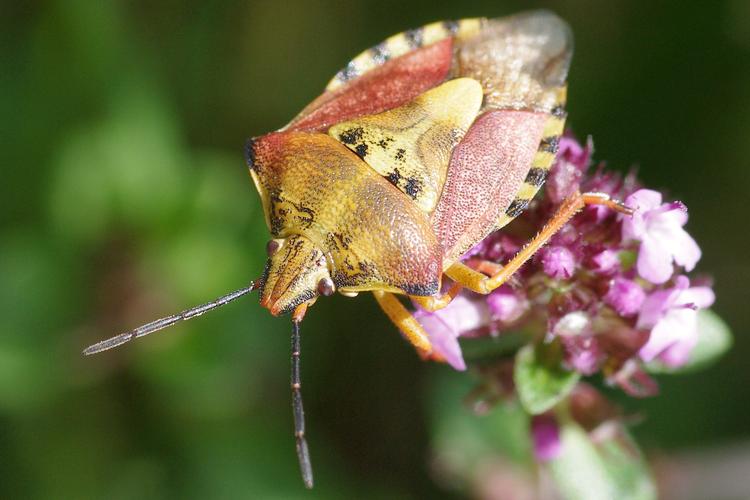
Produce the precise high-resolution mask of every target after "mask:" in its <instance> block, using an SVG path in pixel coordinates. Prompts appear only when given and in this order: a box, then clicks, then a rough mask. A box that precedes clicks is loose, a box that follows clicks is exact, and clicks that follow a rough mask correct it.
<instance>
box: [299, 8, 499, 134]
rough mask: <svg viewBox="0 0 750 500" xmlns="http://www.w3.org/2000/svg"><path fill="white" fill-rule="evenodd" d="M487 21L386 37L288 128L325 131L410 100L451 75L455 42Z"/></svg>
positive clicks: (443, 25) (347, 68)
mask: <svg viewBox="0 0 750 500" xmlns="http://www.w3.org/2000/svg"><path fill="white" fill-rule="evenodd" d="M483 22H484V20H480V19H464V20H461V21H444V22H437V23H432V24H428V25H426V26H423V27H421V28H417V29H413V30H409V31H405V32H403V33H399V34H397V35H393V36H391V37H390V38H387V39H386V40H384V41H383V42H381V43H379V44H378V45H376V46H374V47H372V48H370V49H368V50H366V51H364V52H362V53H361V54H359V55H358V56H357V57H355V58H354V59H352V60H351V61H350V62H349V63H348V64H347V65H346V66H345V67H344V68H343V69H342V70H341V71H339V72H338V73H337V74H336V76H335V77H334V78H333V79H332V80H331V81H330V82H329V83H328V85H327V86H326V90H325V92H324V93H323V94H322V95H321V96H319V97H318V98H317V99H315V100H314V101H313V102H312V103H310V104H309V105H308V106H307V107H306V108H305V109H303V110H302V112H300V113H299V115H297V117H295V118H294V120H292V122H291V123H289V125H287V126H286V127H285V128H284V130H304V131H325V130H327V129H328V127H330V126H331V125H334V124H336V123H339V122H342V121H345V120H351V119H353V118H357V117H359V116H364V115H372V114H376V113H380V112H383V111H386V110H388V109H393V108H396V107H398V106H402V105H404V104H406V103H407V102H409V101H411V100H412V99H414V98H415V97H417V96H418V95H420V94H422V93H423V92H425V91H427V90H429V89H431V88H433V87H435V86H437V85H439V84H440V83H442V82H444V81H445V80H446V79H448V78H450V75H451V68H452V66H453V55H454V45H455V44H456V43H457V42H460V41H461V40H463V39H465V38H467V37H470V36H473V35H475V34H476V33H478V32H479V31H480V30H481V26H482V23H483Z"/></svg>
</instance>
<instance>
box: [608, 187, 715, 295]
mask: <svg viewBox="0 0 750 500" xmlns="http://www.w3.org/2000/svg"><path fill="white" fill-rule="evenodd" d="M625 204H626V205H628V206H630V207H633V208H634V209H635V213H634V214H633V216H632V217H623V220H622V238H623V240H626V241H627V240H637V241H640V242H641V246H640V250H639V252H638V262H637V269H638V274H640V275H641V276H642V277H643V278H645V279H647V280H648V281H650V282H652V283H654V284H661V283H664V282H666V281H667V280H669V278H670V277H671V276H672V273H673V271H674V269H673V267H672V263H673V262H675V263H677V264H678V265H681V266H683V267H684V268H685V270H687V271H691V270H692V269H693V268H694V267H695V264H696V263H697V262H698V260H699V259H700V257H701V250H700V248H698V245H697V244H696V243H695V241H694V240H693V238H691V237H690V235H689V234H688V233H687V232H685V230H684V229H682V226H684V225H685V223H686V222H687V219H688V216H687V210H686V209H685V206H684V205H683V204H681V203H679V202H676V203H664V204H662V196H661V193H659V192H657V191H652V190H650V189H640V190H638V191H636V192H635V193H633V194H632V195H630V196H628V198H627V199H626V200H625Z"/></svg>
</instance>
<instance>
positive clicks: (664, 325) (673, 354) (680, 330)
mask: <svg viewBox="0 0 750 500" xmlns="http://www.w3.org/2000/svg"><path fill="white" fill-rule="evenodd" d="M713 302H714V292H713V291H712V290H711V289H710V288H708V287H704V286H698V287H692V288H691V287H690V282H689V280H688V279H687V277H685V276H678V277H677V279H676V280H675V286H674V288H669V289H666V290H658V291H656V292H654V293H652V294H651V295H649V296H648V297H647V298H646V301H645V302H644V303H643V307H642V308H641V313H640V315H639V316H638V322H637V324H636V327H637V328H642V329H650V330H651V336H650V337H649V339H648V342H646V344H645V345H644V346H643V347H642V348H641V350H640V352H639V355H640V357H641V359H643V360H644V361H652V360H654V359H656V358H658V359H659V360H660V361H662V362H664V363H665V364H667V365H668V366H671V367H678V366H681V365H684V364H685V363H686V362H687V361H688V359H689V357H690V353H691V351H692V350H693V348H694V347H695V345H696V344H697V343H698V309H703V308H706V307H709V306H710V305H711V304H713Z"/></svg>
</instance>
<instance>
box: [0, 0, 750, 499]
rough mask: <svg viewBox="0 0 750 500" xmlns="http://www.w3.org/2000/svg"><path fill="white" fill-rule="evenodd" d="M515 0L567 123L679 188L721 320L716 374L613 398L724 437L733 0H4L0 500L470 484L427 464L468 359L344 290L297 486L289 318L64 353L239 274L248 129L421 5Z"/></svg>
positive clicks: (194, 299)
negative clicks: (558, 76) (458, 369)
mask: <svg viewBox="0 0 750 500" xmlns="http://www.w3.org/2000/svg"><path fill="white" fill-rule="evenodd" d="M534 7H548V8H552V9H554V10H555V11H556V12H558V13H559V14H560V15H561V16H563V17H564V18H565V19H566V20H567V21H568V22H569V23H570V24H571V25H572V27H573V31H574V33H575V37H576V54H575V57H574V60H573V66H572V69H571V76H570V94H569V112H570V121H569V123H570V124H571V125H572V127H573V129H574V130H575V131H576V132H577V133H578V134H579V135H580V136H585V135H586V134H592V135H593V137H594V140H595V144H596V148H597V153H596V158H598V159H606V160H608V164H609V165H610V166H611V167H612V168H616V169H621V170H625V169H627V168H628V167H629V166H631V165H632V164H638V165H639V166H640V175H641V178H642V179H643V180H644V182H645V183H646V184H647V185H649V186H651V187H655V188H659V189H666V190H668V191H669V192H670V193H671V195H672V196H673V197H675V198H678V199H680V200H682V201H684V202H685V203H686V204H687V205H688V207H689V208H690V215H691V217H690V223H689V225H688V229H689V231H690V232H691V233H692V234H693V236H694V237H695V238H696V240H697V241H698V242H699V243H700V244H701V245H702V248H703V250H704V258H703V260H702V262H701V264H700V267H699V270H700V271H704V272H706V273H708V274H711V275H712V276H713V277H714V278H715V289H716V293H717V296H718V300H717V304H716V305H715V310H716V311H717V312H719V313H720V314H721V315H722V316H723V317H724V318H725V319H726V320H727V322H728V323H729V324H730V326H731V327H732V329H733V330H734V332H735V335H736V345H735V348H734V349H733V351H732V352H731V353H730V354H729V355H728V356H727V357H725V358H724V359H723V360H722V361H721V362H720V363H719V365H717V366H716V367H714V368H713V369H711V370H709V371H706V372H702V373H699V374H695V375H690V376H683V377H674V378H668V377H662V378H661V379H660V382H661V387H662V395H661V396H659V397H657V398H654V399H651V400H646V401H637V400H626V399H624V398H620V399H621V400H620V402H621V403H622V404H623V405H624V406H625V408H626V409H627V410H628V411H629V412H633V413H637V414H638V415H640V416H642V417H644V420H643V422H642V423H640V424H639V425H638V426H636V427H635V428H634V434H635V436H636V437H637V438H638V439H639V441H640V442H641V443H642V444H643V446H644V448H645V449H646V450H647V452H648V453H649V454H651V455H652V456H656V457H662V459H661V460H667V462H668V461H669V457H670V456H673V455H674V454H680V453H684V452H685V450H698V452H700V450H712V451H711V453H714V455H715V456H717V457H719V459H720V460H721V459H722V458H721V457H723V456H724V455H723V451H722V450H726V449H728V448H726V447H727V446H729V447H731V449H732V450H735V452H736V449H737V447H738V446H739V447H740V450H746V448H743V446H748V445H747V443H748V442H750V424H748V404H747V401H748V392H747V388H748V387H749V386H750V370H748V369H747V362H746V360H747V359H749V358H750V342H749V341H748V339H747V337H746V335H745V333H746V332H747V331H748V327H749V326H750V325H749V320H748V314H747V311H748V309H747V305H746V301H747V298H748V291H747V290H748V288H747V284H748V281H750V280H749V278H750V264H748V258H747V248H748V247H747V244H748V242H750V239H749V238H748V230H747V228H746V227H745V226H746V225H747V215H748V214H749V212H750V211H749V210H748V192H749V191H750V140H749V139H748V138H749V137H750V113H749V112H748V110H749V109H750V3H748V2H746V1H744V0H734V1H717V2H710V3H703V2H683V1H680V0H671V1H663V2H651V1H643V2H629V1H624V0H619V1H612V2H593V1H590V2H583V1H581V2H578V1H572V0H571V1H554V2H553V1H548V2H539V1H530V2H523V1H518V0H517V1H498V0H492V1H466V0H462V1H457V2H441V3H439V4H437V2H433V1H417V2H409V3H407V2H403V1H386V0H379V1H355V0H348V1H340V2H337V1H322V0H321V1H304V0H296V1H287V2H279V1H266V2H215V1H188V2H185V1H180V2H176V1H164V2H158V3H156V2H145V1H131V2H114V1H87V0H72V1H56V2H55V1H50V2H11V3H10V4H8V3H5V4H4V5H3V8H2V10H3V13H2V15H1V16H0V117H2V124H1V125H0V129H1V130H2V134H1V136H0V137H2V143H0V146H2V147H0V165H1V166H2V169H3V170H2V181H0V199H1V200H2V210H1V211H0V224H2V225H1V226H0V280H1V283H2V287H0V294H1V296H0V297H1V298H0V311H1V313H0V497H2V498H71V499H80V498H115V499H119V498H122V499H126V498H144V499H145V498H227V499H230V498H292V497H302V496H304V497H306V498H311V497H319V498H351V497H353V496H356V497H358V498H441V497H446V498H451V497H454V496H457V495H469V496H472V495H476V496H481V495H482V494H481V493H480V492H478V491H477V490H476V489H473V488H472V487H471V486H468V487H464V488H462V489H458V490H455V489H450V488H448V489H446V488H443V487H441V486H440V484H441V478H440V477H439V474H436V473H435V472H434V468H431V465H430V464H431V463H432V462H431V458H430V457H431V440H432V439H433V436H434V432H435V431H436V429H437V428H439V427H441V422H444V420H441V419H442V415H443V414H448V415H453V416H454V417H455V416H456V415H459V417H455V418H465V419H466V421H465V422H464V424H463V425H470V422H473V421H474V420H472V419H475V417H472V416H470V415H469V414H468V412H466V411H463V410H462V406H461V401H460V399H461V396H462V395H463V394H464V393H465V391H466V390H467V389H468V388H469V387H470V386H471V379H470V376H468V375H466V374H458V373H454V372H451V370H450V369H449V368H447V367H445V366H434V365H428V364H424V363H422V362H420V361H419V360H418V359H417V357H416V356H415V355H414V353H413V350H412V349H411V348H410V347H409V346H407V345H406V344H405V343H404V342H403V341H402V340H401V338H400V337H399V335H398V334H397V333H396V332H395V331H394V328H393V327H392V326H391V325H389V324H387V322H386V320H385V319H384V317H383V316H382V315H381V314H380V313H379V312H378V311H377V307H376V305H375V304H374V301H373V300H372V299H371V298H370V297H368V296H363V297H360V298H358V299H356V300H351V299H346V298H342V297H334V298H332V299H326V300H320V301H319V302H318V304H317V305H316V306H315V308H314V309H313V310H312V311H311V313H310V314H309V315H308V319H307V320H306V321H305V323H304V325H303V358H302V364H303V382H304V387H305V390H304V391H305V392H304V394H305V402H306V409H307V417H308V430H309V438H310V445H311V450H312V456H313V461H314V466H315V470H316V482H317V486H316V489H315V490H313V491H312V492H311V493H308V492H305V491H303V488H302V483H301V480H300V479H299V476H298V471H297V462H296V458H295V455H294V441H293V436H292V421H291V412H290V408H289V404H290V403H289V401H290V399H289V389H288V378H287V377H288V371H289V368H288V364H289V361H288V347H289V345H288V344H289V330H290V327H289V323H288V320H287V319H275V318H272V317H270V315H269V314H268V313H267V312H266V311H265V310H262V309H261V308H260V307H259V306H258V304H257V301H256V299H255V298H250V299H243V300H241V301H240V302H238V303H234V304H232V305H230V306H227V307H225V308H222V309H221V310H219V311H216V312H213V313H212V314H211V315H210V316H206V317H204V318H201V319H199V320H195V321H192V322H190V323H189V324H184V325H181V326H178V327H175V328H173V329H172V330H171V331H168V332H165V333H163V334H159V335H155V336H153V337H150V338H149V339H147V340H144V341H141V342H137V343H135V344H133V345H130V346H127V347H126V348H121V349H119V350H117V351H113V352H109V353H105V354H102V355H100V356H97V357H94V358H89V359H83V358H82V357H81V355H80V350H81V348H82V347H84V346H86V345H88V344H90V343H93V342H95V341H97V340H100V339H102V338H104V337H107V336H110V335H111V334H114V333H118V332H119V331H122V330H123V329H126V328H131V327H134V326H137V325H139V324H141V323H143V322H146V321H149V320H151V319H153V318H155V317H158V316H161V315H164V314H168V313H171V312H176V311H178V310H180V309H182V308H184V307H186V306H190V305H193V304H197V303H200V302H203V301H206V300H208V299H211V298H213V297H216V296H218V295H221V294H222V293H224V292H226V291H229V290H233V289H236V288H239V287H241V286H244V285H245V284H246V283H247V282H248V280H250V279H252V278H255V277H257V276H258V275H259V273H260V272H261V269H262V266H263V262H264V256H265V255H264V245H265V241H266V239H267V231H266V229H265V227H264V223H263V219H262V213H261V210H260V204H259V201H258V197H257V194H256V193H255V191H254V189H253V187H252V185H251V183H250V180H249V178H248V175H247V173H246V170H245V165H244V161H243V157H242V147H243V143H244V140H245V139H246V138H247V137H249V136H253V135H259V134H261V133H264V132H267V131H270V130H273V129H276V128H278V127H280V126H282V125H283V124H284V123H285V122H286V121H288V120H289V119H290V118H291V117H292V116H293V115H294V114H295V113H296V112H297V111H299V110H300V109H301V108H302V107H303V106H304V105H305V104H306V103H307V102H309V101H310V100H312V98H314V97H315V96H316V95H317V94H318V93H319V92H320V90H321V89H322V88H323V86H324V85H325V83H326V82H327V80H328V78H330V77H331V76H332V75H333V74H334V73H335V72H336V71H337V70H338V69H339V68H340V67H341V66H342V65H343V64H344V63H346V61H347V60H348V59H349V58H350V57H351V56H353V55H354V54H356V53H358V52H359V51H360V50H362V49H365V48H367V47H369V46H371V45H373V44H375V43H377V42H379V41H380V40H382V39H383V38H385V37H386V36H389V35H391V34H393V33H396V32H399V31H402V30H404V29H407V28H410V27H414V26H419V25H422V24H424V23H426V22H430V21H434V20H439V19H451V18H462V17H473V16H489V17H495V16H501V15H506V14H510V13H514V12H517V11H519V10H524V9H528V8H534ZM462 412H463V413H462ZM461 415H463V416H464V417H460V416H461ZM452 418H453V417H452ZM467 422H469V424H467ZM443 432H448V433H449V432H450V427H448V428H447V431H446V430H445V429H444V430H443ZM495 432H496V433H498V434H499V435H502V434H503V432H504V430H503V429H496V431H495ZM508 432H512V430H510V429H509V430H508ZM743 443H745V444H743ZM742 453H744V452H742ZM727 454H729V452H727ZM712 456H713V455H712ZM664 457H667V458H666V459H665V458H664ZM435 476H438V477H437V478H436V477H435Z"/></svg>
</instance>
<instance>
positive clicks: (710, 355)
mask: <svg viewBox="0 0 750 500" xmlns="http://www.w3.org/2000/svg"><path fill="white" fill-rule="evenodd" d="M730 347H732V332H731V331H730V330H729V326H727V324H726V323H724V320H722V319H721V318H720V317H719V316H718V315H717V314H716V313H715V312H713V311H712V310H710V309H702V310H700V311H698V344H696V346H695V348H693V352H692V353H691V354H690V360H688V362H687V363H686V364H685V365H683V366H680V367H678V368H671V367H669V366H666V365H665V364H663V363H660V362H658V361H653V362H651V363H648V365H647V366H646V368H647V369H648V371H649V372H651V373H671V374H679V373H688V372H694V371H698V370H702V369H704V368H707V367H708V366H710V365H711V364H713V363H714V362H715V361H716V360H717V359H719V358H720V357H721V356H723V355H724V353H726V352H727V351H728V350H729V348H730Z"/></svg>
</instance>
